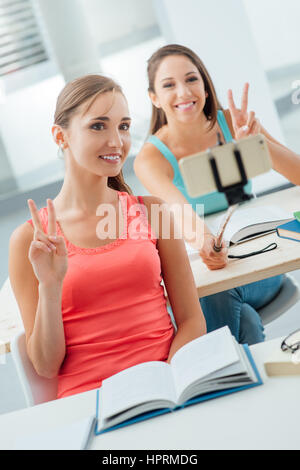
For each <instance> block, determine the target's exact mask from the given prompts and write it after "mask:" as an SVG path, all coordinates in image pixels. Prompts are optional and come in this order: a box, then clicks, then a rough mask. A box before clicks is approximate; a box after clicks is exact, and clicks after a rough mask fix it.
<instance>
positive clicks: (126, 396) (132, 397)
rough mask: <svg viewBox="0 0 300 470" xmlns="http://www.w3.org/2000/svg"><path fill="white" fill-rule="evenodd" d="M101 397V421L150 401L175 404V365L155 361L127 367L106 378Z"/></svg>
mask: <svg viewBox="0 0 300 470" xmlns="http://www.w3.org/2000/svg"><path fill="white" fill-rule="evenodd" d="M100 397H101V401H100V419H101V421H103V420H105V419H107V418H109V417H110V416H113V415H116V414H118V413H121V412H122V411H125V410H127V409H129V408H133V407H135V406H137V405H139V404H141V403H146V402H149V401H154V400H168V401H169V402H174V403H175V400H176V396H175V388H174V385H173V378H172V373H171V368H170V366H169V364H167V363H165V362H159V361H153V362H145V363H142V364H138V365H136V366H133V367H130V368H129V369H125V370H123V371H121V372H119V373H118V374H115V375H113V376H112V377H109V378H108V379H105V380H103V382H102V387H101V390H100ZM166 407H167V406H166ZM133 415H134V413H133Z"/></svg>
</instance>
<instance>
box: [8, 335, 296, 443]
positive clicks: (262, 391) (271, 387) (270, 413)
mask: <svg viewBox="0 0 300 470" xmlns="http://www.w3.org/2000/svg"><path fill="white" fill-rule="evenodd" d="M279 344H280V339H276V340H272V341H268V342H266V343H261V344H257V345H254V346H251V348H250V349H251V351H252V354H253V357H254V360H255V362H256V365H257V367H258V370H259V372H260V374H261V376H262V379H263V382H264V384H263V385H261V386H258V387H255V388H253V389H248V390H244V391H242V392H238V393H235V394H232V395H228V396H223V397H221V398H218V399H214V400H211V401H207V402H204V403H199V404H197V405H194V406H190V407H188V408H186V409H183V410H179V411H176V412H175V413H169V414H166V415H164V416H158V417H156V418H153V419H150V420H148V421H144V422H141V423H137V424H134V425H131V426H128V427H125V428H123V429H119V430H116V431H112V432H108V433H106V434H103V435H101V436H97V437H95V436H94V437H93V438H92V440H91V442H90V448H91V449H99V450H100V449H102V450H114V449H120V450H124V449H144V450H145V449H157V450H161V449H170V450H176V449H184V450H188V449H195V450H200V449H298V450H299V449H300V437H299V422H300V406H299V402H300V398H299V397H300V380H299V376H298V377H276V378H274V377H273V378H269V377H267V376H266V375H265V372H264V367H263V361H264V359H266V358H267V357H268V356H269V354H270V352H271V351H273V350H274V348H275V347H279ZM95 404H96V392H95V391H90V392H86V393H82V394H79V395H74V396H72V397H68V398H64V399H60V400H56V401H53V402H49V403H45V404H43V405H38V406H35V407H32V408H27V409H24V410H20V411H16V412H13V413H8V414H6V415H1V416H0V430H1V431H0V435H1V437H0V449H13V448H14V442H15V439H16V438H17V437H20V436H22V435H23V436H25V435H27V436H28V435H30V434H36V433H37V431H38V430H40V431H47V430H49V429H58V428H59V426H65V425H66V424H71V423H73V422H74V421H76V420H78V419H81V418H84V417H88V416H90V415H93V414H94V413H95Z"/></svg>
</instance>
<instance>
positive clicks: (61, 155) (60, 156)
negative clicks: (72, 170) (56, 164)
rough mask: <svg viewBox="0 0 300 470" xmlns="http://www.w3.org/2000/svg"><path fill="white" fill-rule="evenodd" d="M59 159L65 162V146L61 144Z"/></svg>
mask: <svg viewBox="0 0 300 470" xmlns="http://www.w3.org/2000/svg"><path fill="white" fill-rule="evenodd" d="M57 157H58V158H59V159H60V160H63V159H64V157H65V155H64V144H62V143H60V144H59V145H58V151H57Z"/></svg>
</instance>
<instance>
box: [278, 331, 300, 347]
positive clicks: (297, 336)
mask: <svg viewBox="0 0 300 470" xmlns="http://www.w3.org/2000/svg"><path fill="white" fill-rule="evenodd" d="M281 349H282V351H289V352H291V353H295V352H296V351H298V350H299V349H300V329H299V330H296V331H294V332H293V333H291V334H290V335H288V336H287V337H286V338H285V339H284V340H283V341H282V343H281Z"/></svg>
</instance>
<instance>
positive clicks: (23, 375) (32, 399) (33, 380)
mask: <svg viewBox="0 0 300 470" xmlns="http://www.w3.org/2000/svg"><path fill="white" fill-rule="evenodd" d="M11 353H12V356H13V359H14V363H15V366H16V370H17V374H18V377H19V380H20V382H21V386H22V389H23V392H24V395H25V400H26V405H27V406H28V407H29V406H33V405H38V404H39V403H44V402H46V401H51V400H55V399H56V396H57V378H54V379H46V378H44V377H41V376H39V375H38V374H37V373H36V371H35V369H34V367H33V365H32V363H31V361H30V359H29V357H28V355H27V350H26V340H25V332H24V331H22V332H20V333H18V334H17V335H16V336H15V337H14V338H13V339H12V341H11Z"/></svg>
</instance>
